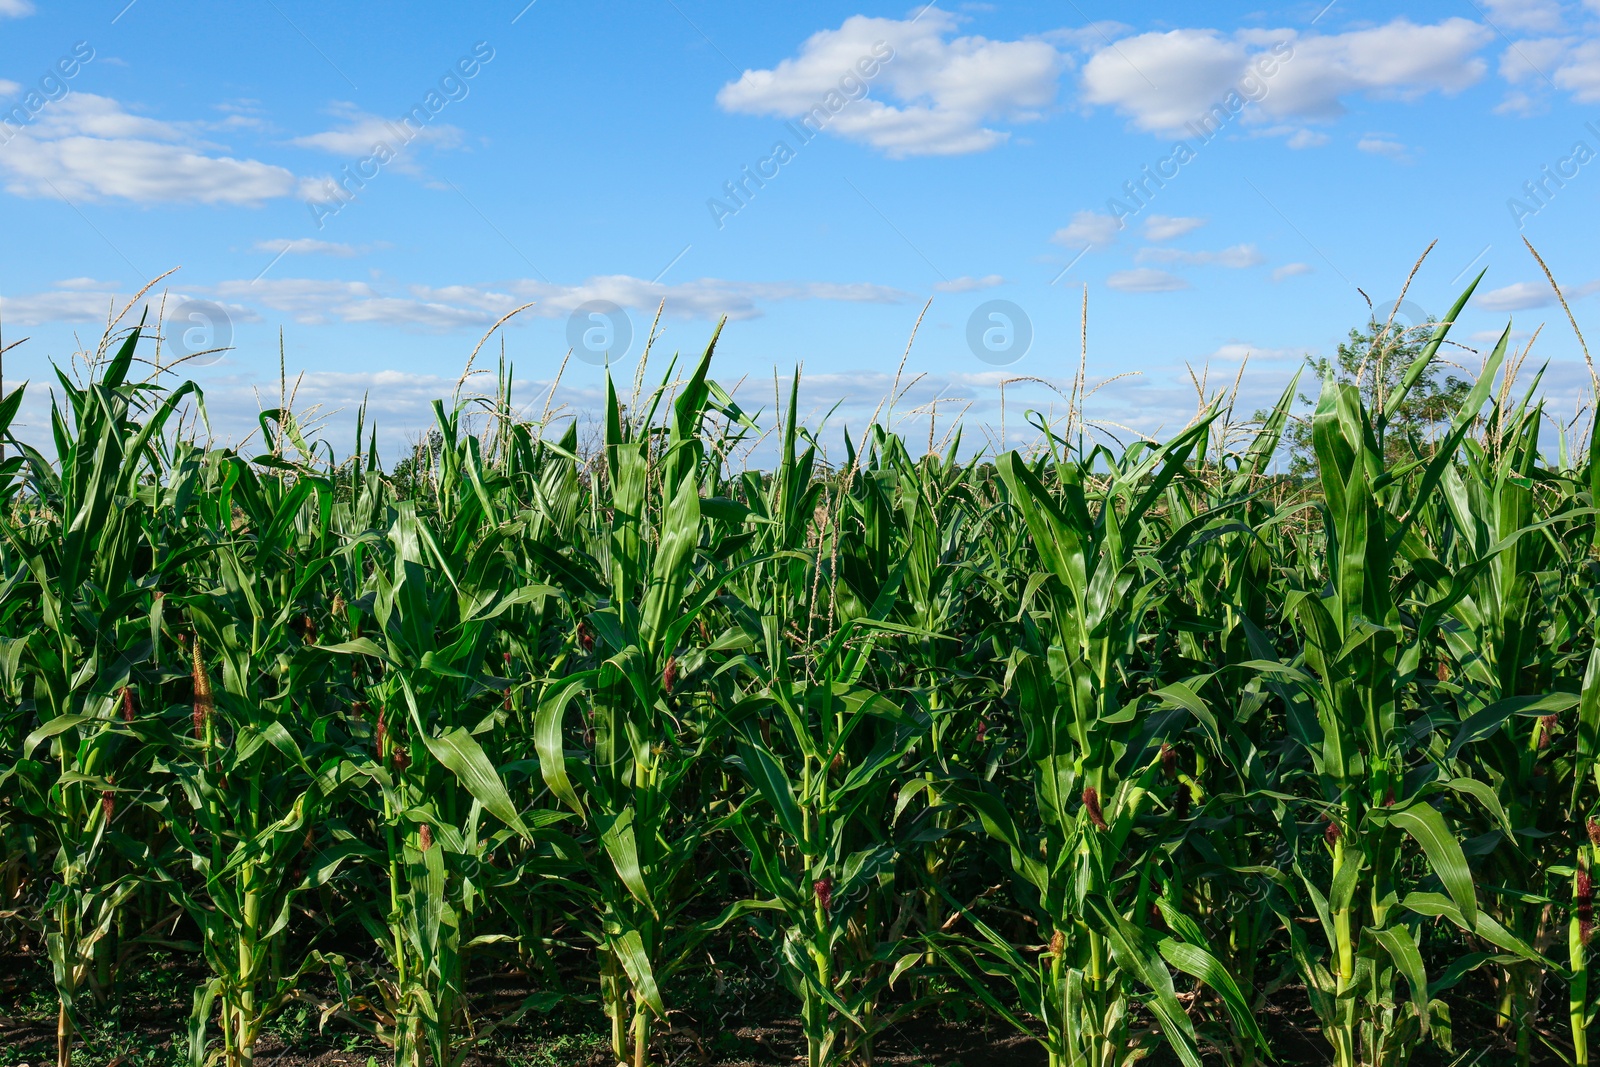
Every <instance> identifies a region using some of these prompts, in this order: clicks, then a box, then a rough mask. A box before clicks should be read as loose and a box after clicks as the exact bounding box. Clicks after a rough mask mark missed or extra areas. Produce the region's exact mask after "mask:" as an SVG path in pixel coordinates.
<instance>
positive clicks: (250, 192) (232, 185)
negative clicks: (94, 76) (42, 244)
mask: <svg viewBox="0 0 1600 1067" xmlns="http://www.w3.org/2000/svg"><path fill="white" fill-rule="evenodd" d="M214 153H215V148H214V146H210V145H206V144H204V143H202V142H199V141H197V140H196V139H195V138H194V137H193V136H192V135H191V133H190V132H189V131H187V130H186V129H184V128H182V127H179V126H175V125H172V124H170V123H165V122H160V121H157V120H155V119H151V118H146V117H144V116H142V115H135V114H132V113H130V112H129V111H127V110H126V109H125V108H124V107H123V106H122V105H121V104H120V103H118V102H117V101H115V100H112V99H111V98H109V97H104V96H96V95H94V94H92V93H74V94H72V95H71V96H68V97H65V98H64V99H61V100H58V101H56V102H55V103H52V104H51V105H50V106H49V107H47V108H46V109H45V110H44V111H43V112H42V113H41V114H40V116H39V118H38V120H37V121H36V122H34V124H33V125H31V126H28V127H26V128H24V129H23V130H22V132H20V133H18V134H17V135H16V136H15V137H14V138H13V139H12V141H11V143H10V144H8V145H7V146H6V150H5V151H4V152H0V170H3V171H4V172H5V183H6V189H7V190H8V191H9V192H11V193H14V194H16V195H18V196H31V197H40V196H55V195H57V194H58V193H59V195H61V196H65V197H68V198H69V199H83V200H103V199H108V198H121V199H124V200H132V201H134V202H136V203H142V204H150V203H161V202H180V203H201V204H244V205H255V204H260V203H263V202H265V201H267V200H273V199H277V198H279V197H286V196H292V195H294V194H295V192H296V191H297V190H298V188H299V185H300V183H299V181H298V179H296V178H295V176H294V175H293V174H291V173H290V172H289V171H287V170H285V169H283V168H282V167H276V166H272V165H271V164H267V163H262V162H259V161H257V160H253V159H234V158H232V157H231V156H226V155H218V154H214Z"/></svg>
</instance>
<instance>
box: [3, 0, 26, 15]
mask: <svg viewBox="0 0 1600 1067" xmlns="http://www.w3.org/2000/svg"><path fill="white" fill-rule="evenodd" d="M31 14H33V0H0V19H20V18H22V17H23V16H25V15H31Z"/></svg>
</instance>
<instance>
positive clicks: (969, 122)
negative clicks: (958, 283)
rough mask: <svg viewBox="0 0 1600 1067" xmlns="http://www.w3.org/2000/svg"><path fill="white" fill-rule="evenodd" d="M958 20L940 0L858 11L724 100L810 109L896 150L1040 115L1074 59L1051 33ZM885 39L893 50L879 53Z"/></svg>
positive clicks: (992, 137) (823, 122)
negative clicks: (916, 12)
mask: <svg viewBox="0 0 1600 1067" xmlns="http://www.w3.org/2000/svg"><path fill="white" fill-rule="evenodd" d="M959 21H960V20H959V19H958V17H957V16H955V15H952V14H950V13H948V12H945V11H941V10H940V9H938V8H934V7H930V8H928V9H926V10H925V11H924V12H922V14H921V16H920V17H918V18H912V19H906V20H896V19H884V18H869V17H867V16H864V15H852V16H851V17H850V18H847V19H845V21H844V23H843V24H842V25H841V26H840V27H839V28H838V29H837V30H822V31H820V32H818V33H814V34H812V35H811V36H810V37H808V38H807V39H806V40H805V42H804V43H803V44H802V45H801V46H800V51H799V53H798V54H797V55H795V56H793V57H791V58H788V59H785V60H783V61H782V62H780V63H779V64H778V65H777V66H776V67H773V68H771V69H768V70H747V71H745V72H744V74H743V75H742V76H741V77H740V78H739V80H738V81H734V82H729V83H727V84H726V85H724V86H723V87H722V89H721V90H720V91H719V92H718V93H717V103H718V104H719V105H721V107H722V108H723V109H724V110H726V111H731V112H737V113H741V114H747V115H772V116H775V117H778V118H786V119H797V120H802V121H803V120H804V119H805V117H806V116H807V115H811V116H813V119H812V122H813V125H814V126H816V127H820V128H822V129H826V130H829V131H832V132H834V133H836V134H838V135H839V136H841V137H845V138H847V139H849V140H853V141H860V142H862V143H864V144H868V145H871V146H872V147H873V148H876V149H878V150H879V151H881V152H883V153H884V154H886V155H888V156H890V157H891V158H900V157H904V156H921V155H960V154H964V153H968V152H982V151H985V150H987V149H990V148H994V147H996V146H998V145H1000V144H1003V143H1004V142H1005V141H1006V140H1007V138H1009V137H1010V134H1009V133H1008V132H1006V131H1003V130H997V129H994V128H992V126H991V125H990V124H991V123H997V122H1027V121H1031V120H1035V119H1038V118H1040V117H1042V115H1043V113H1044V112H1045V111H1046V110H1047V109H1049V108H1050V107H1051V106H1052V105H1053V104H1054V103H1055V99H1056V89H1057V84H1058V82H1059V80H1060V76H1061V72H1062V71H1063V70H1064V69H1065V68H1066V66H1067V65H1068V61H1067V59H1066V57H1065V56H1063V55H1062V54H1061V53H1060V52H1058V51H1057V50H1056V48H1055V46H1054V45H1052V44H1050V43H1049V42H1047V41H1044V40H1039V39H1031V40H1020V41H996V40H990V39H988V38H985V37H978V36H967V37H961V36H954V33H955V30H956V27H957V25H958V24H959ZM885 46H887V48H890V49H893V55H892V57H891V58H888V59H881V58H877V59H875V57H882V56H883V55H884V54H885V51H884V47H885ZM875 49H876V50H875ZM863 62H866V63H868V64H871V63H874V62H876V65H877V69H876V71H875V73H874V74H873V75H872V76H871V77H870V78H863V77H861V76H860V74H861V72H862V71H864V70H866V69H870V66H868V67H860V68H858V66H857V65H858V63H863ZM863 82H865V85H866V90H865V93H864V94H863V91H862V89H861V88H860V85H861V84H862V83H863ZM841 83H842V84H841ZM852 92H853V93H854V94H855V98H854V99H851V97H850V96H849V95H848V94H850V93H852ZM880 97H881V98H882V99H880ZM886 100H892V101H893V103H888V102H885V101H886Z"/></svg>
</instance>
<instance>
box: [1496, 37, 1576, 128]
mask: <svg viewBox="0 0 1600 1067" xmlns="http://www.w3.org/2000/svg"><path fill="white" fill-rule="evenodd" d="M1500 76H1501V77H1502V78H1504V79H1505V80H1506V81H1507V82H1508V83H1510V84H1511V85H1513V86H1525V87H1526V88H1519V89H1516V90H1513V91H1512V92H1510V93H1508V94H1507V96H1506V99H1505V101H1504V102H1503V103H1501V104H1500V106H1499V107H1498V108H1497V109H1496V110H1497V111H1500V112H1502V113H1507V112H1509V113H1512V114H1524V115H1526V114H1535V113H1537V112H1539V111H1540V110H1542V109H1543V101H1542V100H1541V99H1540V95H1541V93H1542V91H1543V90H1544V89H1545V87H1546V86H1548V85H1551V84H1554V85H1555V86H1556V87H1557V88H1559V89H1562V90H1565V91H1566V92H1568V93H1570V94H1571V95H1572V98H1573V99H1574V100H1576V101H1577V102H1579V103H1580V104H1594V103H1600V40H1579V39H1577V38H1573V37H1541V38H1530V39H1528V40H1522V41H1517V42H1515V43H1514V44H1512V45H1511V46H1510V47H1508V48H1507V49H1506V50H1505V52H1504V53H1502V54H1501V56H1500Z"/></svg>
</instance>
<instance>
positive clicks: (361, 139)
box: [289, 103, 462, 173]
mask: <svg viewBox="0 0 1600 1067" xmlns="http://www.w3.org/2000/svg"><path fill="white" fill-rule="evenodd" d="M331 112H332V114H334V115H337V116H338V117H339V118H340V119H341V120H342V122H341V123H340V125H338V126H337V127H335V128H333V129H330V130H323V131H322V132H320V133H311V134H306V135H305V136H304V137H296V138H294V139H293V140H291V141H290V142H289V143H290V144H292V145H295V146H297V147H300V148H313V149H316V150H317V151H319V152H327V153H329V154H330V155H335V156H346V157H349V158H351V159H366V158H367V157H369V156H373V155H375V154H383V155H389V154H392V155H393V157H394V158H393V159H391V160H390V161H388V162H386V163H385V164H384V165H385V166H390V167H394V168H395V169H396V170H403V171H407V172H409V173H415V172H416V164H415V162H413V161H412V160H411V159H410V157H409V156H408V155H407V154H406V149H408V148H409V147H411V146H413V145H429V146H431V147H433V148H454V147H456V146H457V145H459V144H460V143H461V141H462V133H461V130H460V128H459V127H456V126H451V125H449V124H447V123H442V122H441V123H434V124H430V125H427V126H419V127H412V126H408V125H402V124H401V123H397V122H392V121H390V120H389V119H386V118H383V117H381V116H379V115H372V114H369V113H367V112H365V111H362V110H361V109H359V108H357V107H356V106H355V105H354V104H348V103H338V104H335V105H334V106H333V108H332V109H331Z"/></svg>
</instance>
